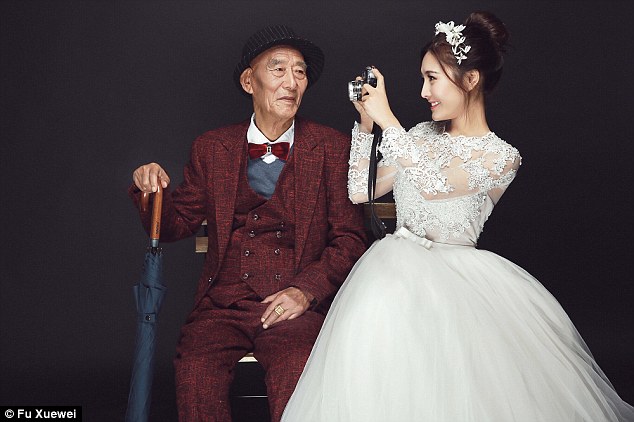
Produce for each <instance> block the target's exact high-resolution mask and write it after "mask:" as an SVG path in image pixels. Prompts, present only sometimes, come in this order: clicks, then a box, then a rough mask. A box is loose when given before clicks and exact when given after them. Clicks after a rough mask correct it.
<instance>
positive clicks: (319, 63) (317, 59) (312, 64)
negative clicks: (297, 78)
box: [233, 38, 324, 95]
mask: <svg viewBox="0 0 634 422" xmlns="http://www.w3.org/2000/svg"><path fill="white" fill-rule="evenodd" d="M278 45H288V46H290V47H293V48H296V49H297V50H298V51H299V52H300V53H302V55H303V56H304V61H305V62H306V65H307V69H306V76H307V77H308V87H310V86H311V85H313V84H314V83H315V82H317V80H318V79H319V76H320V75H321V71H322V70H323V68H324V53H323V51H321V48H319V47H317V46H316V45H315V44H313V43H312V42H310V41H308V40H306V39H303V38H283V39H277V40H273V41H270V42H267V43H265V44H262V45H260V46H258V47H257V48H255V49H253V50H251V51H250V52H249V53H248V54H246V55H244V56H243V57H242V60H240V62H238V64H237V65H236V68H235V70H234V72H233V80H234V82H235V83H236V86H237V87H238V89H239V90H240V91H241V92H243V93H244V94H246V95H249V94H248V93H247V92H245V91H244V89H243V88H242V84H240V76H241V75H242V72H244V70H245V69H247V68H249V67H250V66H251V62H252V61H253V59H255V58H256V57H257V56H259V55H260V54H262V53H263V52H265V51H266V50H268V49H270V48H271V47H275V46H278Z"/></svg>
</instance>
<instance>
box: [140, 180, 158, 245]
mask: <svg viewBox="0 0 634 422" xmlns="http://www.w3.org/2000/svg"><path fill="white" fill-rule="evenodd" d="M157 182H158V186H157V188H156V192H155V193H154V205H153V207H152V224H151V226H150V246H151V247H153V248H156V247H158V241H159V238H160V237H161V210H162V208H163V186H162V185H161V178H160V177H159V178H158V180H157ZM149 203H150V194H149V193H148V192H143V193H142V194H141V201H140V203H139V208H140V209H141V211H143V212H147V210H148V205H149Z"/></svg>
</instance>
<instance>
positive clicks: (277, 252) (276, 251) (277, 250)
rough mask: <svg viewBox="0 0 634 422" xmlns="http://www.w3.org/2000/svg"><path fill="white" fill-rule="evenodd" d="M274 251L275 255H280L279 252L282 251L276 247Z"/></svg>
mask: <svg viewBox="0 0 634 422" xmlns="http://www.w3.org/2000/svg"><path fill="white" fill-rule="evenodd" d="M273 253H274V254H275V255H279V254H280V253H281V251H280V250H279V249H275V250H274V251H273Z"/></svg>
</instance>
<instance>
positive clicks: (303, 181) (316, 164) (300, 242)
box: [293, 119, 324, 268]
mask: <svg viewBox="0 0 634 422" xmlns="http://www.w3.org/2000/svg"><path fill="white" fill-rule="evenodd" d="M296 124H297V127H296V129H295V141H294V144H293V149H294V152H293V153H294V154H295V203H296V204H297V205H296V208H297V210H296V214H295V230H296V238H295V267H296V268H298V267H299V262H300V259H301V257H302V253H303V251H304V247H305V245H306V240H307V239H308V231H309V229H310V223H311V221H312V219H313V214H314V213H315V206H316V203H317V195H318V193H319V186H320V184H321V182H322V180H321V174H322V168H323V165H324V150H323V147H322V145H321V144H319V143H318V142H317V139H316V137H315V136H314V134H313V133H312V132H311V131H310V130H309V129H307V127H306V124H304V123H303V122H302V121H301V120H300V119H297V120H296Z"/></svg>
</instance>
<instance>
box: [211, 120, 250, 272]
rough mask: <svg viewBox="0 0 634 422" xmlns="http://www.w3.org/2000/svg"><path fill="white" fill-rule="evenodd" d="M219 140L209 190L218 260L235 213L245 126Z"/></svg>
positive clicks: (227, 241) (223, 250)
mask: <svg viewBox="0 0 634 422" xmlns="http://www.w3.org/2000/svg"><path fill="white" fill-rule="evenodd" d="M238 129H239V130H237V131H236V132H234V133H228V134H227V135H226V136H225V137H223V138H222V139H220V140H219V141H218V142H217V143H216V145H215V148H214V151H215V157H214V163H215V164H214V166H213V167H214V168H213V170H212V171H213V180H212V183H213V191H214V198H215V202H216V227H217V232H218V259H220V260H222V257H224V256H225V251H226V250H227V245H228V244H229V238H230V237H231V230H232V226H233V215H234V212H235V202H236V195H237V192H238V181H239V178H240V166H241V164H242V160H244V159H245V157H244V154H243V148H244V143H245V142H246V141H245V139H246V126H245V127H242V125H241V126H240V127H238Z"/></svg>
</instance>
